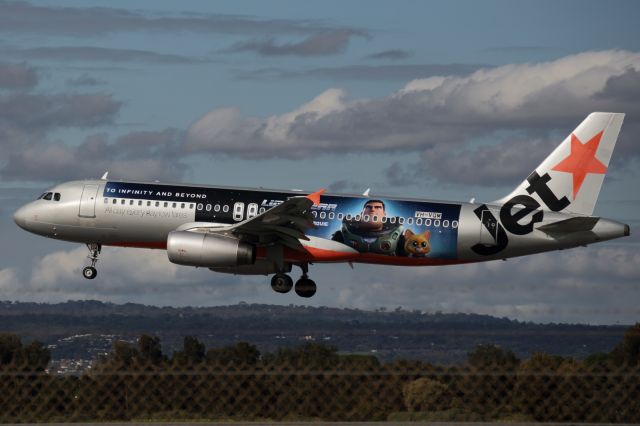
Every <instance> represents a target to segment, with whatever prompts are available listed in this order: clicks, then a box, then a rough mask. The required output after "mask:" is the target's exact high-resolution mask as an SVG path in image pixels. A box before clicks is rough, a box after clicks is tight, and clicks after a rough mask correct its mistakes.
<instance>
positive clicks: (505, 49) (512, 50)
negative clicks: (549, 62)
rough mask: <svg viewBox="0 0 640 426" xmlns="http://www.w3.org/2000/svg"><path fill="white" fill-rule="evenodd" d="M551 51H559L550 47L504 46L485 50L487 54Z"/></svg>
mask: <svg viewBox="0 0 640 426" xmlns="http://www.w3.org/2000/svg"><path fill="white" fill-rule="evenodd" d="M551 50H557V48H555V47H549V46H502V47H488V48H486V49H484V51H485V52H494V53H536V52H548V51H551Z"/></svg>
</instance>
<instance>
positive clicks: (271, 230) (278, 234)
mask: <svg viewBox="0 0 640 426" xmlns="http://www.w3.org/2000/svg"><path fill="white" fill-rule="evenodd" d="M324 192H325V190H324V189H321V190H319V191H317V192H314V193H313V194H309V195H306V196H299V197H291V198H289V199H288V200H287V201H285V202H283V203H282V204H279V205H277V206H275V207H272V208H271V209H269V210H267V211H265V212H264V213H261V214H259V215H257V216H255V217H252V218H250V219H247V220H245V221H243V222H240V223H237V224H235V225H231V226H224V227H215V226H207V225H206V224H203V223H194V224H192V226H188V227H185V226H182V227H180V228H179V229H180V230H185V231H193V232H215V233H218V234H226V235H233V236H235V237H240V238H242V239H243V240H244V241H248V242H253V243H257V244H269V243H280V244H282V245H285V246H287V247H291V248H293V249H295V250H300V249H302V244H300V241H299V240H307V241H308V240H309V238H308V237H307V236H306V235H305V231H306V230H307V229H310V228H314V227H315V225H314V224H313V216H312V214H311V207H312V206H314V205H316V204H318V203H319V202H320V196H321V195H322V194H323V193H324Z"/></svg>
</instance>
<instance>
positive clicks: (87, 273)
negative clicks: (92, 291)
mask: <svg viewBox="0 0 640 426" xmlns="http://www.w3.org/2000/svg"><path fill="white" fill-rule="evenodd" d="M96 275H98V271H97V270H96V268H94V267H93V266H87V267H86V268H84V269H83V270H82V276H83V277H85V278H86V279H88V280H92V279H94V278H95V277H96Z"/></svg>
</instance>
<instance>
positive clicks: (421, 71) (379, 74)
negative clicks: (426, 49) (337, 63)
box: [236, 64, 486, 81]
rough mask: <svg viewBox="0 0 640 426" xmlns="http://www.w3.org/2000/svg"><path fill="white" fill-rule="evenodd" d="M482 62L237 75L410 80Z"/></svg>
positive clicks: (240, 75) (460, 72) (471, 67)
mask: <svg viewBox="0 0 640 426" xmlns="http://www.w3.org/2000/svg"><path fill="white" fill-rule="evenodd" d="M483 67H486V65H482V64H415V65H373V66H372V65H348V66H343V67H331V68H329V67H325V68H311V69H307V70H301V71H291V70H284V69H281V68H262V69H258V70H253V71H238V72H237V73H236V74H237V77H238V78H240V79H246V80H276V79H277V80H288V79H291V78H309V77H312V78H321V79H330V80H397V81H407V80H412V79H415V78H418V77H429V76H439V75H449V76H456V75H466V74H470V73H472V72H474V71H476V70H478V69H479V68H483Z"/></svg>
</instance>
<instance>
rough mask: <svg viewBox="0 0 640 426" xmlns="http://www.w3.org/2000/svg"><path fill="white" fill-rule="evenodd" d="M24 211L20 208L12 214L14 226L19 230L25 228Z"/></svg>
mask: <svg viewBox="0 0 640 426" xmlns="http://www.w3.org/2000/svg"><path fill="white" fill-rule="evenodd" d="M25 210H26V209H25V208H24V207H20V208H19V209H18V210H16V212H15V213H14V214H13V221H14V222H15V223H16V225H18V226H19V227H20V228H23V229H24V228H25V227H26V222H27V221H26V216H27V215H26V211H25Z"/></svg>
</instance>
